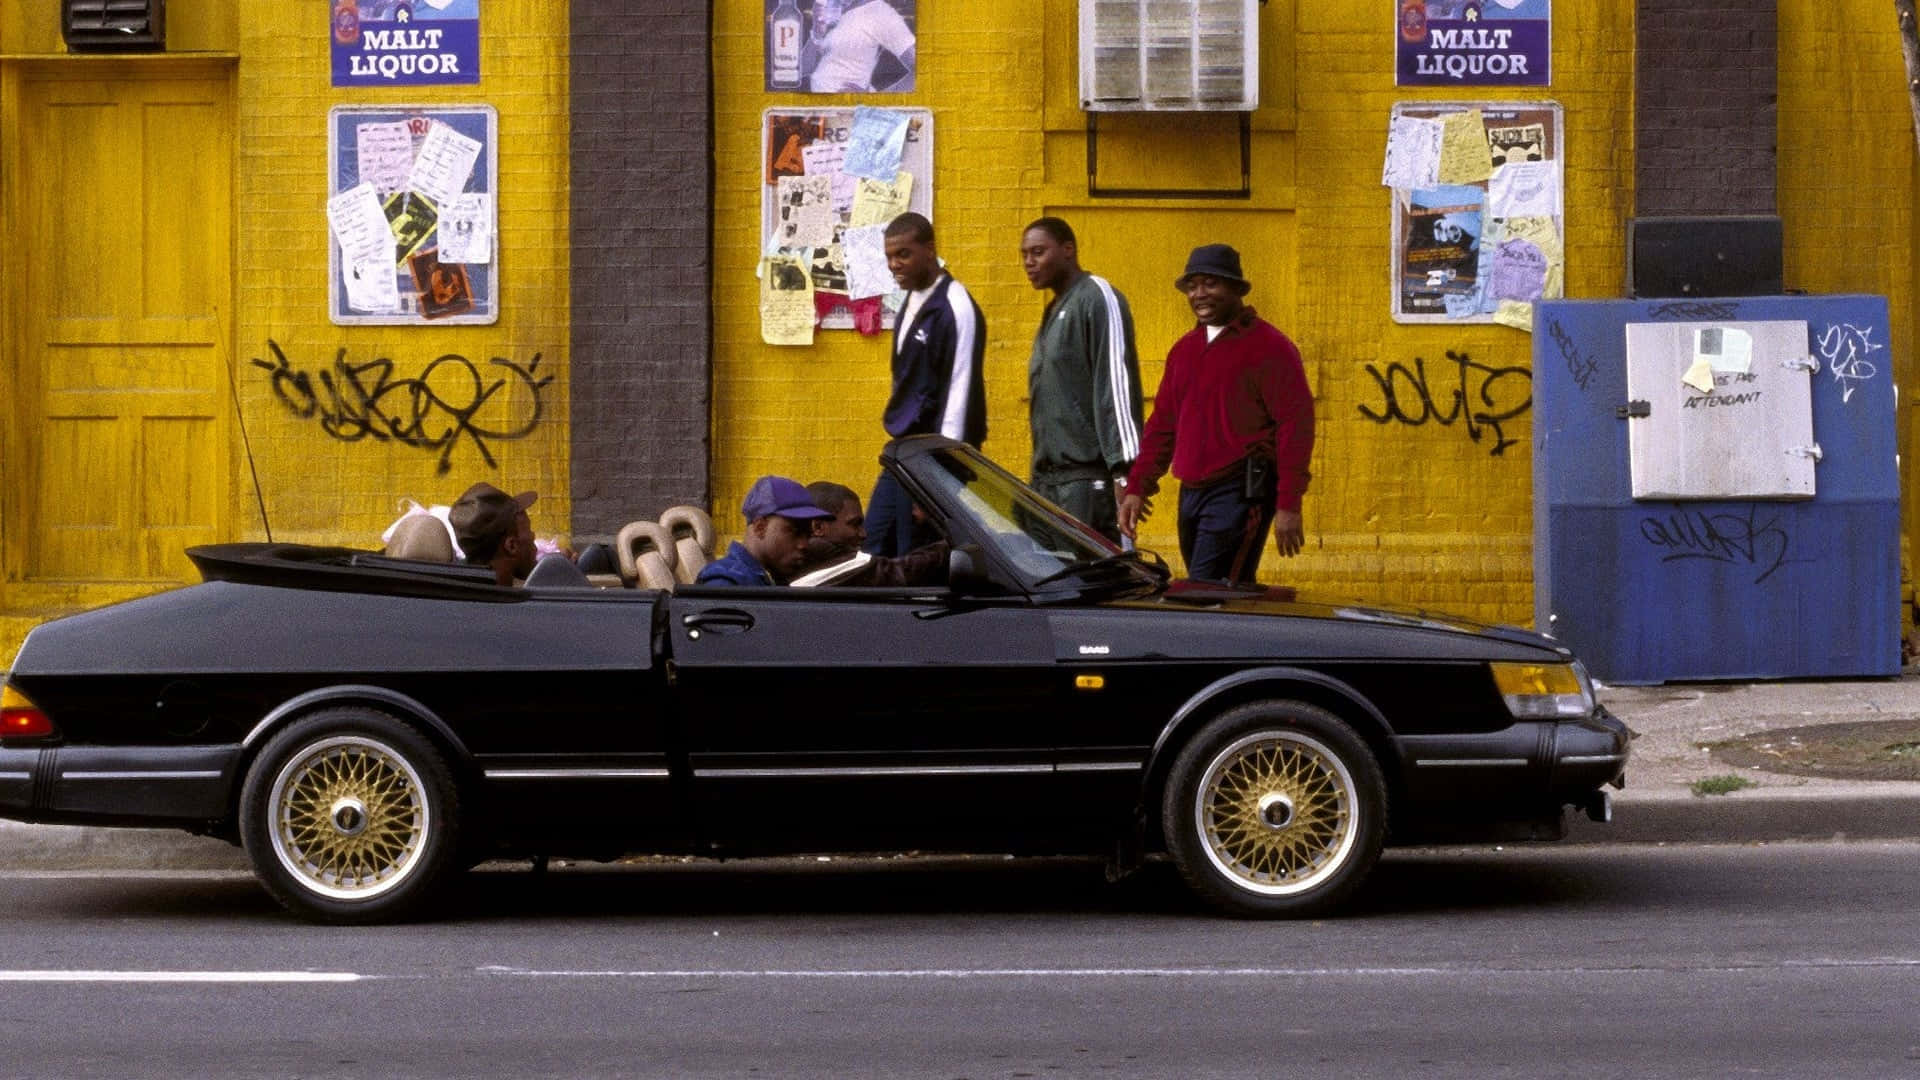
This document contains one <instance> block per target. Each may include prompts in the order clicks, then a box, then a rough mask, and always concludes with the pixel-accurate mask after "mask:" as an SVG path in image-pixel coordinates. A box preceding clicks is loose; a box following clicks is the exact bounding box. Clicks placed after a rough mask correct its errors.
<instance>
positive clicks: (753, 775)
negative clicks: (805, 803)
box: [693, 765, 1053, 780]
mask: <svg viewBox="0 0 1920 1080" xmlns="http://www.w3.org/2000/svg"><path fill="white" fill-rule="evenodd" d="M1051 772H1053V766H1051V765H890V766H889V765H874V766H862V767H853V768H818V769H695V770H693V775H694V776H695V777H696V778H698V779H704V780H776V779H778V780H791V779H798V778H801V777H869V776H1011V775H1021V776H1028V775H1044V774H1047V773H1051Z"/></svg>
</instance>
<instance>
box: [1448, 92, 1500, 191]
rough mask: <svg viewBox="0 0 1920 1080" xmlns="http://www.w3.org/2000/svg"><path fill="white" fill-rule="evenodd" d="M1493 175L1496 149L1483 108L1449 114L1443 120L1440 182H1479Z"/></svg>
mask: <svg viewBox="0 0 1920 1080" xmlns="http://www.w3.org/2000/svg"><path fill="white" fill-rule="evenodd" d="M1492 177H1493V149H1492V148H1491V147H1489V146H1488V145H1487V125H1486V121H1485V120H1483V119H1481V117H1480V110H1479V109H1468V110H1467V111H1466V112H1457V113H1448V114H1447V115H1446V116H1444V117H1441V119H1440V182H1441V183H1443V184H1477V183H1479V182H1480V181H1482V180H1488V179H1491V178H1492Z"/></svg>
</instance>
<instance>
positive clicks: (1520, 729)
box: [1401, 706, 1633, 806]
mask: <svg viewBox="0 0 1920 1080" xmlns="http://www.w3.org/2000/svg"><path fill="white" fill-rule="evenodd" d="M1632 739H1633V733H1632V732H1631V731H1629V730H1628V729H1627V725H1626V724H1624V723H1621V721H1620V720H1619V718H1618V717H1616V716H1614V715H1613V714H1612V713H1610V712H1608V711H1607V710H1606V708H1605V707H1604V706H1595V707H1594V710H1593V712H1592V713H1591V714H1590V715H1588V716H1584V717H1581V718H1579V719H1574V720H1528V721H1519V722H1516V723H1514V724H1511V725H1509V726H1508V727H1505V728H1502V729H1501V730H1499V731H1491V732H1486V733H1483V734H1475V735H1431V736H1407V737H1403V738H1402V739H1401V754H1402V762H1401V763H1402V765H1403V767H1404V768H1403V770H1402V771H1403V775H1404V776H1405V777H1406V778H1407V790H1408V794H1409V795H1411V796H1412V797H1413V799H1414V800H1415V801H1418V802H1424V801H1427V800H1435V801H1446V802H1452V803H1461V802H1465V803H1473V802H1479V801H1484V800H1486V799H1488V798H1489V797H1497V798H1498V800H1499V801H1503V802H1504V801H1513V800H1516V799H1523V800H1525V801H1527V802H1531V803H1536V804H1548V803H1551V804H1553V805H1576V806H1584V805H1586V804H1587V803H1588V801H1589V799H1588V797H1589V796H1590V795H1591V794H1592V793H1593V792H1594V791H1596V790H1598V789H1599V788H1601V787H1603V786H1605V785H1607V784H1615V785H1619V784H1621V783H1624V782H1625V776H1626V769H1627V760H1628V758H1629V757H1630V756H1631V754H1632V750H1631V747H1630V743H1631V741H1632Z"/></svg>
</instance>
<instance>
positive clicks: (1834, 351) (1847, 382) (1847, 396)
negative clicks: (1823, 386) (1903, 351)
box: [1814, 323, 1885, 405]
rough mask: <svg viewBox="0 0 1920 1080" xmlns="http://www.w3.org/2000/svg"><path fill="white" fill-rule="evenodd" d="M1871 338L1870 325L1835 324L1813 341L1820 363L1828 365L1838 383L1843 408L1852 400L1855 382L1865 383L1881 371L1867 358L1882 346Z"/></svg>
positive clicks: (1821, 332)
mask: <svg viewBox="0 0 1920 1080" xmlns="http://www.w3.org/2000/svg"><path fill="white" fill-rule="evenodd" d="M1872 336H1873V327H1871V326H1867V327H1859V326H1855V325H1853V324H1852V323H1835V324H1834V325H1832V326H1829V327H1827V328H1826V329H1825V330H1822V331H1820V334H1819V336H1818V337H1816V338H1814V347H1815V348H1817V349H1819V350H1820V362H1821V363H1823V364H1825V365H1826V366H1827V370H1828V371H1829V372H1831V373H1832V374H1833V380H1834V381H1835V382H1837V383H1839V384H1840V404H1842V405H1845V404H1846V403H1847V402H1848V401H1849V400H1851V399H1852V398H1853V387H1854V384H1855V383H1862V382H1866V381H1867V380H1868V379H1871V378H1873V377H1874V376H1875V375H1878V374H1879V373H1880V369H1879V368H1878V367H1875V366H1874V364H1873V362H1872V361H1870V360H1868V359H1867V356H1868V354H1870V353H1876V352H1879V351H1880V350H1881V349H1883V348H1885V346H1883V345H1881V344H1880V343H1878V342H1876V341H1873V340H1872Z"/></svg>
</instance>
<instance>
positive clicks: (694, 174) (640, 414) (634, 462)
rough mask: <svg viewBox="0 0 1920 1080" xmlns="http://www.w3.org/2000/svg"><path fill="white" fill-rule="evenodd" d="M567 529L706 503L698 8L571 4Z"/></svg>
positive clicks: (704, 68)
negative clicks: (569, 525) (569, 509)
mask: <svg viewBox="0 0 1920 1080" xmlns="http://www.w3.org/2000/svg"><path fill="white" fill-rule="evenodd" d="M571 18H572V39H573V40H572V61H571V68H572V70H571V83H572V114H573V115H572V128H573V130H572V138H571V141H570V144H569V150H570V152H571V155H572V164H571V169H572V176H571V185H572V211H571V220H572V243H571V249H572V251H571V254H572V259H571V268H570V269H571V273H572V276H573V286H572V296H571V299H572V305H573V332H572V339H571V350H570V354H571V367H570V378H569V384H570V386H571V388H572V399H571V410H572V428H573V442H572V457H573V472H572V476H571V487H572V495H573V533H574V535H576V536H588V537H592V536H598V535H603V534H611V533H612V532H614V531H616V530H618V529H619V527H620V526H621V525H624V524H626V523H627V522H628V521H631V520H633V519H635V518H638V517H655V516H657V515H658V514H659V513H660V511H662V510H665V509H666V508H667V507H669V506H672V505H675V504H678V503H693V504H695V505H699V506H705V505H706V504H707V500H708V498H709V496H710V490H711V489H710V477H709V473H708V460H709V459H708V436H709V432H710V430H711V427H710V424H709V418H708V410H709V408H710V406H711V403H712V394H711V389H710V388H711V379H712V364H713V359H712V358H713V327H712V314H711V307H710V305H709V303H708V298H709V295H710V293H711V276H712V267H713V243H712V238H713V70H712V60H711V56H712V53H711V50H710V47H709V45H710V43H709V40H708V39H709V33H710V30H709V22H708V6H707V4H705V3H695V2H692V0H592V2H588V0H573V2H572V10H571Z"/></svg>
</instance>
